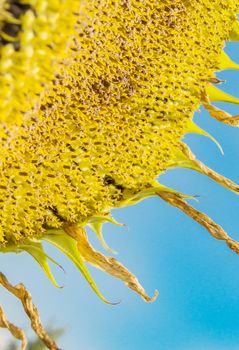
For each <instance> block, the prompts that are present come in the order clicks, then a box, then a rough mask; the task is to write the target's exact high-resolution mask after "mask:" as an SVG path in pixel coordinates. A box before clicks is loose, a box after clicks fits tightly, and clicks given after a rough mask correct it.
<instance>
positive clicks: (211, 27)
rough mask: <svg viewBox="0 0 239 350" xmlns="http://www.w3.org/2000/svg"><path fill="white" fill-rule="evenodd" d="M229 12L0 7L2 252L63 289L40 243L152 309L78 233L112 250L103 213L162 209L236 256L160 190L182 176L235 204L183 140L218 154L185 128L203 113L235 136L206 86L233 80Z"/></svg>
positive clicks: (180, 1) (236, 30)
mask: <svg viewBox="0 0 239 350" xmlns="http://www.w3.org/2000/svg"><path fill="white" fill-rule="evenodd" d="M237 11H238V4H237V1H235V0H213V1H209V0H199V1H198V0H197V1H196V0H191V1H188V0H164V1H158V0H150V1H149V0H118V1H113V0H104V1H103V0H92V1H83V2H81V1H77V0H69V1H64V0H49V1H46V0H22V1H10V0H0V84H1V89H0V109H1V112H0V137H1V138H0V147H1V154H0V251H1V252H3V253H7V252H17V253H19V252H21V251H26V252H27V253H29V254H30V255H32V257H33V258H34V259H35V260H36V261H37V262H38V263H39V265H40V266H41V268H42V269H43V270H44V272H45V273H46V275H47V276H48V277H49V278H50V280H51V281H52V282H53V283H54V284H55V285H56V286H57V282H56V281H55V279H54V277H53V275H52V273H51V270H50V268H49V265H48V261H49V260H50V261H52V262H53V263H56V264H58V263H57V262H55V261H54V260H53V259H52V257H50V256H48V255H47V254H46V253H45V251H44V249H43V246H42V242H43V241H46V242H48V243H49V244H52V245H54V246H56V247H57V248H59V249H60V250H61V251H62V252H63V253H64V254H66V255H67V256H68V257H69V258H70V259H71V260H72V261H73V263H74V264H75V265H76V266H77V267H78V268H79V270H80V271H81V273H82V274H83V275H84V277H85V278H86V280H87V281H88V282H89V284H90V286H91V287H92V289H93V290H94V291H95V292H96V293H97V295H98V296H99V297H100V298H101V299H102V300H104V301H105V302H108V301H107V300H106V299H105V298H104V296H103V295H102V294H101V292H100V291H99V289H98V287H97V285H96V284H95V282H94V281H93V279H92V277H91V276H90V274H89V272H88V270H87V268H86V266H85V262H88V263H90V264H92V265H94V266H96V267H98V268H100V269H102V270H104V271H106V272H107V273H109V274H111V275H113V276H115V277H117V278H119V279H121V280H122V281H124V282H125V284H126V285H127V286H128V287H129V288H131V289H132V290H134V291H135V292H137V293H138V294H139V295H140V296H141V297H142V298H143V299H144V300H145V301H152V300H154V299H155V297H156V295H157V293H155V295H154V296H153V297H152V298H151V297H149V296H148V295H147V294H146V293H145V291H144V289H143V287H142V286H141V285H140V283H139V282H138V280H137V278H136V277H135V276H134V275H133V274H132V273H131V272H129V271H128V270H127V269H126V268H125V267H124V266H123V265H122V264H121V263H120V262H118V261H117V260H116V259H115V258H113V257H112V256H105V255H103V254H102V253H100V252H98V251H96V250H95V249H94V248H93V247H92V246H91V244H90V242H89V240H88V237H87V231H86V228H87V227H89V228H90V229H91V230H93V231H94V232H95V234H96V236H97V237H98V239H99V240H100V242H101V243H102V245H103V246H104V248H106V249H107V250H109V251H110V248H109V247H108V246H107V243H106V242H105V240H104V238H103V234H102V227H103V224H104V223H106V222H111V223H113V224H116V225H121V224H119V223H118V222H117V221H116V220H115V219H114V218H113V217H112V215H111V210H112V209H114V208H120V207H123V206H128V205H133V204H135V203H137V202H139V201H141V200H143V199H144V198H146V197H149V196H159V197H161V198H162V199H163V200H165V201H166V202H168V203H170V204H171V205H173V206H175V207H177V208H179V209H180V210H182V211H183V212H185V213H186V214H187V215H189V216H190V217H192V218H193V219H194V220H196V221H197V222H199V223H200V224H201V225H203V226H205V227H206V229H207V230H208V231H209V232H210V233H211V234H212V235H213V236H214V237H215V238H216V239H220V240H223V241H225V242H226V244H227V245H228V246H229V247H230V248H231V249H232V250H234V251H235V252H236V253H239V245H238V243H237V242H236V241H234V240H233V239H232V238H231V237H229V236H228V235H227V233H226V232H225V231H224V230H223V229H222V228H221V227H220V226H219V225H217V224H216V223H214V222H213V221H212V220H211V219H210V218H209V217H208V216H207V215H206V214H204V213H200V212H199V211H197V210H196V209H195V208H193V207H192V206H191V205H190V204H188V203H187V199H190V198H193V197H192V196H189V195H185V194H183V193H180V192H178V191H177V190H175V189H171V188H167V187H165V186H163V185H161V184H160V182H158V181H157V180H156V179H157V178H158V177H159V176H160V175H161V174H163V173H164V172H165V171H166V170H167V169H171V168H175V167H183V168H190V169H193V170H195V171H199V172H201V173H203V174H205V175H207V176H209V177H210V178H212V179H213V180H215V181H217V182H219V183H220V184H222V185H223V186H225V187H227V188H229V189H230V190H232V191H234V192H237V193H238V192H239V187H238V185H236V184H235V183H233V182H232V181H230V180H229V179H227V178H225V177H223V176H222V175H219V174H217V173H216V172H215V171H213V170H212V169H210V168H208V167H207V166H206V165H204V164H203V163H202V162H200V161H199V160H197V159H196V157H195V156H194V154H193V153H192V152H191V150H190V149H189V148H188V146H187V145H186V144H184V143H183V141H182V138H183V137H184V135H185V134H187V133H199V134H203V135H205V136H207V137H210V138H211V139H212V140H213V141H215V142H216V143H217V141H216V140H215V139H214V138H213V137H212V136H210V135H209V134H208V133H207V132H206V131H204V130H202V129H201V128H200V127H199V126H197V125H196V124H195V123H194V121H193V115H194V112H195V111H196V110H197V109H198V108H199V106H200V105H201V104H203V105H204V107H205V108H206V109H207V110H208V111H209V113H210V114H211V116H212V117H214V118H216V119H218V120H220V121H222V122H224V123H227V124H230V125H235V126H238V123H239V117H238V116H235V117H233V116H231V115H230V114H229V113H227V112H225V111H222V110H219V109H218V108H217V107H215V106H214V105H213V104H212V103H213V102H216V101H225V102H229V103H239V100H238V99H237V98H235V97H233V96H231V95H228V94H226V93H224V92H223V91H221V90H220V89H219V88H218V87H217V84H218V83H220V80H219V79H218V78H217V77H216V76H215V74H214V73H215V72H216V71H218V70H222V69H228V68H230V69H231V68H232V69H238V65H237V64H236V63H234V62H233V61H232V60H231V59H230V58H229V57H228V56H227V55H226V54H225V53H224V52H223V47H224V43H225V41H226V40H238V39H239V24H238V22H237V17H236V13H237ZM219 147H220V145H219ZM159 181H160V177H159ZM1 276H2V277H1V278H0V282H1V283H2V284H3V285H4V286H5V287H6V288H7V289H8V290H10V291H12V292H13V291H15V295H16V294H17V292H16V290H15V289H12V290H11V288H14V287H13V286H11V285H10V284H9V282H8V281H7V280H6V278H5V277H4V275H1ZM22 288H23V287H22ZM23 289H24V293H27V291H26V289H25V287H24V288H23ZM23 289H22V290H23ZM24 293H23V294H24ZM25 295H27V296H28V297H29V295H28V294H25ZM16 296H17V297H19V298H20V299H21V300H22V299H23V298H22V296H19V295H16ZM28 297H27V298H28ZM26 311H27V310H26ZM27 312H28V314H31V312H30V311H29V310H28V311H27ZM35 316H36V313H35ZM39 327H40V326H39V325H38V326H37V327H35V328H36V331H38V334H39ZM13 333H14V332H13ZM15 333H16V332H15ZM44 337H45V338H44ZM20 338H21V337H20ZM41 338H42V339H43V340H44V339H45V343H46V345H47V346H48V347H49V348H52V349H55V348H56V345H54V344H53V343H51V344H50V343H49V342H47V340H46V336H45V335H44V336H41ZM49 341H50V340H49ZM54 346H55V347H54Z"/></svg>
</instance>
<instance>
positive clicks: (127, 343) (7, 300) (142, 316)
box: [0, 43, 239, 350]
mask: <svg viewBox="0 0 239 350" xmlns="http://www.w3.org/2000/svg"><path fill="white" fill-rule="evenodd" d="M227 52H229V53H230V55H231V57H233V58H234V60H237V61H239V47H238V44H236V43H230V45H228V47H227ZM218 76H220V77H222V78H224V79H226V80H227V83H226V84H223V86H221V87H222V88H223V89H224V90H225V91H228V92H230V93H232V94H233V95H236V96H239V72H236V71H228V72H224V73H220V74H219V75H218ZM225 108H226V109H227V110H228V111H229V112H231V113H234V114H239V107H238V106H229V105H227V106H225ZM195 120H196V122H197V123H198V124H199V125H200V126H201V127H203V128H204V129H205V130H207V131H209V132H210V133H211V134H212V135H213V136H215V137H216V138H217V139H218V141H219V142H220V143H221V145H222V147H223V149H224V152H225V155H224V156H222V155H221V154H220V152H219V151H218V149H217V148H216V146H215V145H214V144H213V143H212V142H211V141H210V140H208V139H207V138H205V137H202V136H198V135H187V136H186V137H185V141H186V142H187V143H188V144H189V145H190V146H191V148H192V150H193V151H194V153H196V155H197V157H198V158H199V159H200V160H202V161H204V163H205V164H207V165H208V166H210V167H212V168H213V169H214V170H216V171H218V172H220V173H221V174H223V175H225V176H227V177H229V178H231V179H232V180H234V181H235V182H239V134H238V129H236V128H232V127H229V126H226V125H222V124H220V123H219V122H217V121H216V120H213V119H212V118H210V117H209V116H208V114H207V113H206V112H205V111H203V110H201V112H200V113H197V114H196V115H195ZM160 182H161V183H163V184H165V185H167V186H171V187H174V188H176V189H177V190H180V191H182V192H185V193H188V194H196V195H200V198H199V202H198V203H197V202H195V203H192V204H193V205H194V206H195V207H196V208H198V209H199V210H201V211H204V212H206V213H207V214H209V215H210V216H211V217H212V218H213V219H214V220H215V221H216V222H218V223H219V224H221V225H222V226H223V227H224V228H225V229H226V231H227V232H228V233H230V235H231V236H232V237H234V238H235V239H238V240H239V224H238V216H239V200H238V197H237V195H236V194H234V193H231V192H229V191H228V190H226V189H225V188H223V187H221V186H220V185H218V184H216V183H214V182H213V181H212V180H210V179H208V178H206V177H205V176H203V175H200V174H197V173H194V172H192V171H190V170H183V169H179V170H171V171H169V172H167V173H166V174H165V175H163V176H162V177H160ZM113 214H114V216H115V218H116V219H117V220H118V221H120V222H123V223H125V224H127V228H120V227H115V226H113V225H111V224H107V225H106V227H105V238H106V240H107V242H108V243H109V245H110V246H111V247H112V248H114V249H116V250H117V251H118V252H119V254H118V259H119V260H120V261H121V262H123V263H124V264H125V265H126V266H127V267H128V268H129V269H130V270H131V271H132V272H134V273H135V274H136V275H137V276H138V278H139V280H140V281H141V283H142V284H143V285H144V287H145V289H146V290H147V292H148V293H149V294H150V295H152V294H153V292H154V289H158V290H159V293H160V294H159V296H158V299H157V300H156V302H154V303H149V304H146V303H145V302H144V301H143V300H141V299H140V298H139V297H138V296H137V295H135V294H134V293H133V292H131V291H129V290H128V289H127V288H126V287H125V286H124V285H123V284H122V283H121V282H120V281H117V280H115V279H113V278H111V277H110V276H108V275H105V274H104V273H103V272H101V271H97V270H96V269H93V268H89V269H90V271H91V272H92V275H93V276H94V278H95V280H96V281H97V283H98V285H99V287H100V289H101V290H102V292H103V293H104V295H105V296H106V297H107V298H109V299H110V300H112V301H118V300H121V301H122V302H121V303H120V304H119V305H118V306H109V305H105V304H103V303H102V302H101V301H100V300H99V299H98V298H97V297H96V296H95V295H94V294H93V293H92V291H91V290H90V288H89V286H88V285H87V284H86V282H85V281H84V279H83V278H82V277H81V275H80V274H79V272H78V271H77V270H76V268H75V267H74V266H73V265H72V264H71V263H70V262H69V261H68V260H67V258H65V257H63V256H62V255H61V254H59V253H58V252H57V251H56V250H54V249H51V250H49V249H48V251H50V252H51V253H52V254H53V255H54V257H55V258H56V260H58V261H59V262H60V263H61V264H62V265H63V266H64V268H65V270H66V271H67V272H66V274H65V275H64V274H63V273H62V272H59V271H57V270H55V268H54V267H53V270H54V272H55V275H56V277H57V279H58V281H59V283H62V284H64V285H65V287H64V288H63V289H61V290H57V289H55V288H54V287H53V286H52V285H51V284H50V283H49V281H48V280H47V279H46V278H45V276H44V275H43V273H42V272H41V271H40V269H39V268H38V266H37V265H36V263H35V262H34V261H32V259H31V258H30V257H28V256H27V255H26V254H20V255H17V256H16V255H14V254H8V255H3V254H2V255H1V256H0V263H1V270H2V271H3V272H4V273H6V274H7V276H8V278H9V279H10V280H11V281H12V282H13V283H18V282H19V281H23V282H24V283H25V284H26V286H27V287H28V288H29V290H31V292H32V295H33V298H34V301H35V303H36V304H37V305H38V306H39V309H40V310H41V315H42V319H43V321H44V323H48V324H52V325H54V326H56V327H58V326H59V327H60V326H63V327H65V328H66V329H67V332H66V334H65V335H64V336H63V337H62V338H61V341H60V342H59V343H60V346H61V348H62V349H64V350H81V349H84V350H132V349H137V350H209V349H210V350H236V349H238V348H239V273H238V271H239V256H237V255H236V254H234V253H233V252H232V251H230V250H229V249H228V248H227V247H226V245H225V244H224V243H223V242H220V241H216V240H215V239H213V238H212V237H211V236H210V235H209V234H208V232H207V231H206V230H205V229H203V228H202V227H200V226H199V225H198V224H197V223H195V222H193V221H192V220H191V219H190V218H188V217H187V216H185V215H184V214H182V213H181V212H179V211H178V210H177V209H175V208H173V207H170V206H169V205H168V204H166V203H164V202H163V201H162V200H160V199H158V198H151V199H147V200H145V201H144V202H141V203H139V204H138V205H136V206H132V207H128V208H123V209H120V210H114V211H113ZM90 237H91V240H92V242H93V243H94V245H95V246H96V247H97V248H100V247H99V244H98V242H97V241H96V240H95V238H94V237H93V235H92V234H91V235H90ZM0 298H1V304H2V305H3V306H4V307H5V310H6V312H7V314H8V316H9V318H10V319H11V320H15V321H16V323H18V324H19V325H21V326H22V327H24V328H25V329H29V324H28V322H27V321H26V320H25V316H24V314H23V313H22V312H21V311H20V306H19V304H18V303H17V302H16V301H15V299H14V298H12V297H10V296H9V295H8V294H7V293H6V292H5V291H4V290H3V289H0ZM0 335H2V336H3V337H4V338H6V337H7V332H5V331H1V333H0ZM29 335H30V336H31V333H30V332H29ZM2 346H3V345H2ZM0 348H1V350H4V348H2V347H1V346H0Z"/></svg>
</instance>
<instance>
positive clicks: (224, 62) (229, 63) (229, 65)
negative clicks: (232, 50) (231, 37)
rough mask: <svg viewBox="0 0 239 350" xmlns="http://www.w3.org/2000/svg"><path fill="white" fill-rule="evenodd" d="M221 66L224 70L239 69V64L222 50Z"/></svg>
mask: <svg viewBox="0 0 239 350" xmlns="http://www.w3.org/2000/svg"><path fill="white" fill-rule="evenodd" d="M219 68H220V70H224V69H237V70H239V64H238V63H236V62H234V61H233V60H232V59H231V58H230V57H229V56H228V55H227V54H226V53H225V52H224V51H222V54H221V58H220V65H219Z"/></svg>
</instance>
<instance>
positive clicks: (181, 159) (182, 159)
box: [169, 150, 202, 173]
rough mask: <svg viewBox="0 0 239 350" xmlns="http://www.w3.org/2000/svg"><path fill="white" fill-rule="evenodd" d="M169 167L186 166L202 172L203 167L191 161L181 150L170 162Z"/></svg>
mask: <svg viewBox="0 0 239 350" xmlns="http://www.w3.org/2000/svg"><path fill="white" fill-rule="evenodd" d="M169 168H186V169H191V170H196V171H198V172H200V173H201V172H202V171H201V169H200V168H199V167H198V166H197V165H196V164H195V163H194V162H193V161H191V160H190V159H189V158H188V157H187V156H186V155H185V154H184V153H183V152H182V151H181V150H178V151H177V153H176V156H175V158H174V160H173V161H172V163H170V164H169Z"/></svg>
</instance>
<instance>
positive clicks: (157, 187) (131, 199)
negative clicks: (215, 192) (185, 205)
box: [117, 181, 193, 207]
mask: <svg viewBox="0 0 239 350" xmlns="http://www.w3.org/2000/svg"><path fill="white" fill-rule="evenodd" d="M158 192H167V193H177V194H179V192H178V191H175V190H174V189H172V188H169V187H166V186H164V185H161V184H160V183H158V182H157V181H153V182H152V187H149V188H147V189H145V190H143V191H140V192H138V193H136V194H134V195H132V194H128V195H127V196H126V195H125V196H124V199H123V200H121V201H120V203H119V204H118V205H117V207H125V206H129V205H134V204H136V203H138V202H140V201H142V200H144V199H145V198H147V197H152V196H158ZM180 195H182V194H181V193H180ZM182 196H184V195H182ZM184 198H191V199H192V198H193V197H192V196H186V195H185V196H184Z"/></svg>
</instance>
